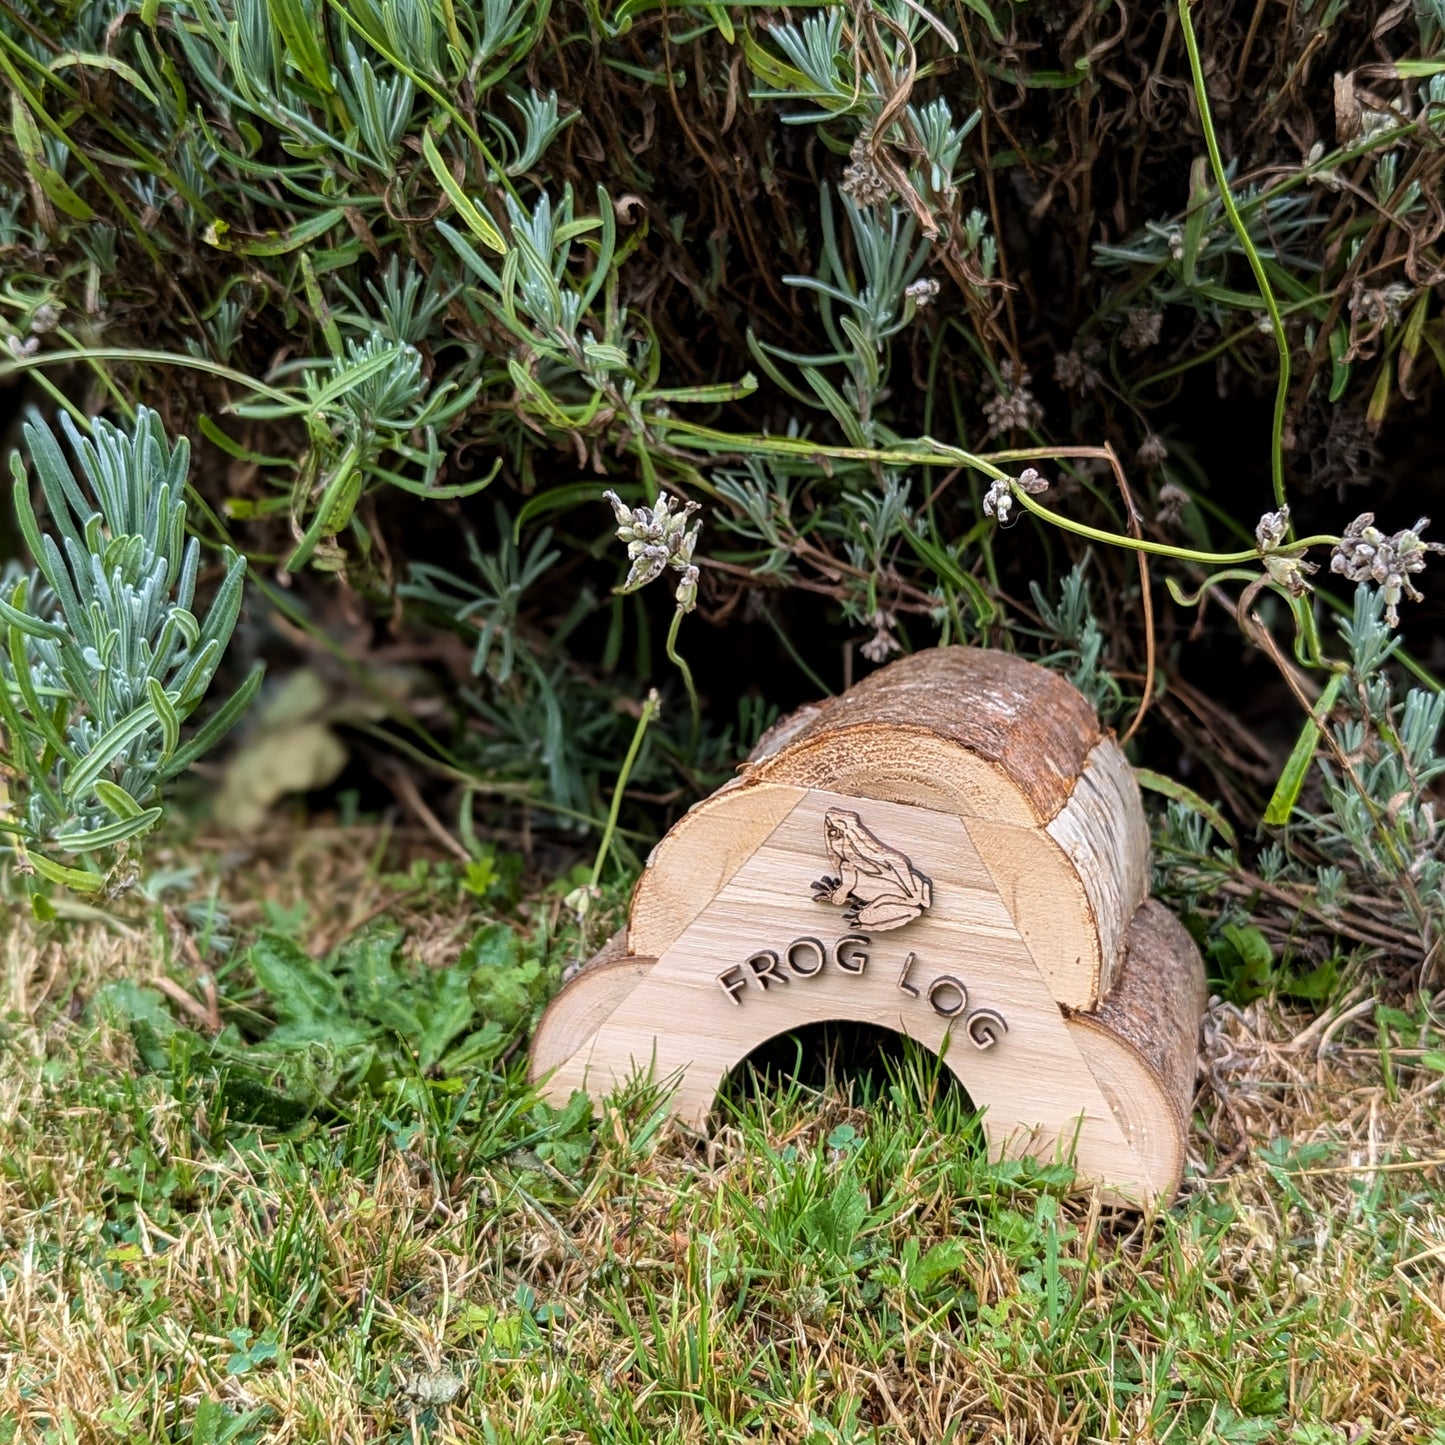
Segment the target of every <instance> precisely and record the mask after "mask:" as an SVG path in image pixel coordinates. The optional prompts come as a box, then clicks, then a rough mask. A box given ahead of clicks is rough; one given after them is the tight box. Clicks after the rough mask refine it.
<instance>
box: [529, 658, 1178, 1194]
mask: <svg viewBox="0 0 1445 1445" xmlns="http://www.w3.org/2000/svg"><path fill="white" fill-rule="evenodd" d="M1148 889H1149V834H1148V829H1147V826H1146V823H1145V819H1144V811H1143V807H1142V805H1141V803H1140V798H1139V789H1138V786H1137V784H1136V783H1135V781H1134V775H1133V773H1132V771H1131V769H1130V767H1129V764H1128V762H1127V760H1126V759H1125V757H1124V754H1123V752H1122V750H1121V749H1120V747H1119V745H1118V743H1117V742H1116V741H1115V739H1114V737H1113V734H1112V733H1107V732H1104V731H1103V730H1101V728H1100V726H1099V722H1098V719H1097V717H1096V716H1095V714H1094V711H1093V709H1092V708H1091V707H1090V706H1089V704H1088V702H1087V701H1085V699H1084V698H1083V697H1082V696H1081V695H1080V694H1079V693H1078V692H1077V691H1076V690H1075V689H1074V688H1073V687H1071V686H1070V685H1069V684H1068V683H1067V682H1065V681H1064V680H1063V679H1062V678H1061V677H1060V676H1059V675H1058V674H1057V673H1055V672H1052V671H1050V670H1048V669H1047V668H1043V667H1040V666H1038V665H1037V664H1034V663H1030V662H1025V661H1023V660H1021V659H1019V658H1017V657H1013V656H1010V655H1008V654H1005V653H1001V652H992V651H984V650H979V649H976V648H965V647H948V648H936V649H933V650H931V651H927V652H921V653H916V654H914V655H913V656H911V657H907V658H903V659H901V660H900V661H898V662H894V663H892V664H891V665H889V666H888V667H884V668H881V669H879V670H878V671H877V672H875V673H873V674H872V675H871V676H869V677H868V678H866V679H865V680H864V681H862V682H860V683H859V684H857V686H855V687H852V688H850V689H849V690H848V691H847V692H845V693H844V694H843V695H842V696H841V697H837V698H833V699H830V700H829V701H827V702H824V703H820V704H817V705H812V706H809V707H805V708H803V709H802V710H801V711H799V712H796V713H794V714H793V715H791V716H790V717H788V718H786V719H784V720H783V721H782V722H780V723H779V724H778V725H777V726H775V727H774V728H773V729H772V730H771V731H770V732H768V733H767V734H766V735H765V736H764V737H763V739H762V740H761V741H760V742H759V744H758V746H757V747H756V748H755V749H754V750H753V752H752V754H751V755H750V756H749V758H748V759H747V761H746V763H744V765H743V766H742V768H741V769H740V770H739V773H738V775H737V777H735V778H734V779H733V780H732V781H730V782H729V783H728V784H727V785H726V786H725V787H723V788H721V789H720V790H719V791H718V792H717V793H715V794H713V796H712V797H710V798H708V799H706V800H705V801H704V802H702V803H699V804H698V805H697V806H696V807H695V808H693V809H692V810H691V811H690V812H689V813H687V814H686V815H685V816H684V817H683V818H682V819H681V820H680V821H679V822H678V823H677V824H676V826H675V827H674V828H673V829H672V830H671V831H670V832H669V833H668V834H667V836H666V837H665V838H664V839H663V840H662V841H661V842H660V843H659V844H658V845H657V847H656V848H655V849H654V850H653V853H652V856H651V857H650V858H649V859H648V863H647V867H646V870H645V871H644V873H643V876H642V878H641V879H640V880H639V882H638V884H637V888H636V891H635V893H634V895H633V899H632V906H631V910H630V913H629V917H628V923H627V927H626V928H625V929H624V930H623V931H622V932H621V933H619V934H618V935H617V937H616V938H614V939H613V940H612V941H611V942H610V943H609V944H608V945H607V946H606V947H604V948H603V950H602V951H601V952H600V953H599V954H598V955H597V956H596V957H595V958H593V959H592V960H591V961H590V962H588V963H586V964H584V965H583V966H582V967H581V968H580V969H579V970H578V972H577V973H576V975H575V976H574V977H573V978H572V979H571V981H570V982H568V983H567V984H566V985H564V987H563V988H562V990H561V992H560V993H559V994H558V995H557V997H556V998H555V999H554V1000H553V1001H552V1003H551V1004H550V1005H549V1007H548V1009H547V1011H546V1013H545V1014H544V1015H543V1018H542V1021H541V1023H540V1025H539V1026H538V1029H537V1034H536V1037H535V1039H534V1041H533V1044H532V1055H531V1068H532V1075H533V1077H534V1078H535V1079H537V1080H538V1081H539V1082H541V1084H542V1086H543V1088H544V1089H545V1091H546V1093H547V1094H548V1096H549V1097H550V1098H552V1099H554V1100H557V1101H562V1100H565V1099H566V1098H567V1097H568V1096H569V1095H570V1094H571V1092H572V1091H573V1090H574V1089H585V1090H587V1091H588V1092H590V1093H591V1094H593V1095H594V1096H598V1097H600V1096H603V1095H605V1094H607V1093H608V1092H610V1091H611V1090H612V1089H614V1088H615V1087H617V1086H618V1085H619V1084H621V1083H623V1082H625V1081H627V1080H628V1079H632V1078H635V1077H638V1076H639V1075H643V1076H646V1075H649V1074H650V1075H651V1076H652V1077H653V1078H654V1079H656V1080H657V1081H659V1082H661V1083H664V1084H666V1085H668V1086H669V1087H670V1088H671V1089H672V1094H671V1098H672V1103H673V1108H674V1109H675V1111H676V1112H677V1113H678V1114H679V1115H681V1116H682V1117H683V1118H684V1119H685V1120H687V1121H688V1122H689V1123H691V1124H693V1125H696V1126H699V1127H701V1126H702V1125H703V1124H704V1123H705V1121H706V1119H707V1116H708V1114H709V1113H710V1112H711V1109H712V1105H713V1100H714V1097H715V1095H716V1092H717V1089H718V1086H719V1085H720V1084H721V1083H722V1081H723V1080H724V1079H725V1078H726V1076H727V1074H728V1072H729V1071H730V1070H731V1069H733V1068H735V1067H736V1066H737V1065H738V1064H739V1063H741V1062H742V1061H743V1060H744V1059H745V1058H746V1057H747V1055H748V1054H749V1053H751V1052H752V1051H753V1050H754V1049H755V1048H757V1047H758V1046H759V1045H761V1044H763V1043H765V1042H766V1041H767V1040H768V1039H770V1038H772V1037H774V1036H775V1035H777V1034H780V1033H785V1032H787V1031H788V1030H790V1029H794V1028H797V1027H799V1026H801V1025H803V1024H810V1023H819V1022H824V1021H827V1020H843V1019H847V1020H853V1021H857V1022H862V1023H870V1024H877V1025H882V1026H885V1027H887V1028H891V1029H894V1030H896V1031H898V1032H900V1033H903V1034H907V1035H909V1036H910V1037H912V1038H914V1039H917V1040H918V1041H919V1042H920V1043H922V1044H924V1045H925V1046H926V1047H928V1048H930V1049H932V1050H933V1051H934V1052H935V1053H937V1054H939V1055H940V1057H941V1058H942V1059H943V1061H944V1062H945V1063H946V1064H947V1065H948V1067H949V1068H951V1069H952V1070H953V1072H954V1073H955V1074H956V1075H957V1076H958V1078H959V1079H960V1080H961V1081H962V1083H963V1085H964V1087H965V1088H966V1089H967V1090H968V1093H969V1097H970V1098H971V1099H972V1100H973V1102H974V1104H975V1105H976V1106H978V1107H979V1108H980V1109H982V1110H983V1111H984V1113H983V1125H984V1129H985V1132H986V1134H987V1136H988V1139H989V1143H990V1147H991V1148H992V1149H993V1150H994V1151H995V1152H996V1153H998V1154H1001V1155H1002V1154H1007V1155H1022V1154H1031V1155H1036V1156H1041V1157H1045V1158H1055V1157H1059V1158H1066V1159H1069V1160H1071V1161H1072V1162H1073V1164H1074V1166H1075V1168H1076V1170H1077V1175H1078V1178H1079V1180H1080V1182H1081V1183H1083V1184H1096V1185H1098V1186H1100V1187H1101V1188H1102V1189H1103V1191H1104V1193H1105V1194H1106V1196H1107V1197H1109V1198H1111V1199H1112V1200H1114V1201H1116V1202H1120V1203H1127V1204H1132V1205H1138V1206H1147V1207H1152V1206H1154V1205H1157V1204H1159V1203H1161V1202H1167V1200H1168V1199H1169V1198H1171V1197H1172V1196H1173V1194H1174V1193H1175V1191H1176V1190H1177V1189H1178V1186H1179V1182H1180V1178H1181V1175H1182V1173H1183V1169H1184V1155H1185V1143H1186V1139H1187V1132H1188V1121H1189V1115H1190V1107H1191V1101H1192V1097H1193V1089H1194V1078H1195V1068H1196V1057H1197V1044H1198V1032H1199V1023H1200V1018H1201V1016H1202V1014H1203V1010H1204V1003H1205V987H1204V969H1203V964H1202V962H1201V960H1200V957H1199V953H1198V950H1197V949H1196V948H1195V946H1194V943H1193V941H1192V939H1191V938H1190V936H1189V935H1188V933H1186V932H1185V930H1184V929H1183V928H1182V927H1181V926H1180V924H1179V923H1178V922H1177V920H1175V919H1174V918H1173V916H1172V915H1171V914H1170V913H1169V912H1168V911H1167V910H1165V909H1164V908H1163V907H1161V906H1160V905H1159V904H1158V903H1155V902H1153V901H1152V900H1150V898H1149V897H1148Z"/></svg>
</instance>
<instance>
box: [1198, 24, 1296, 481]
mask: <svg viewBox="0 0 1445 1445" xmlns="http://www.w3.org/2000/svg"><path fill="white" fill-rule="evenodd" d="M1189 6H1190V0H1179V25H1180V28H1181V29H1182V30H1183V32H1184V48H1185V49H1186V50H1188V52H1189V70H1190V74H1191V75H1192V76H1193V78H1194V98H1195V100H1196V102H1197V103H1198V105H1199V123H1200V125H1201V126H1202V127H1203V129H1204V144H1205V146H1206V148H1207V149H1208V151H1209V164H1210V167H1211V168H1212V169H1213V171H1214V183H1215V185H1217V186H1218V187H1219V200H1220V203H1221V204H1222V205H1223V207H1224V210H1225V214H1226V215H1227V216H1228V217H1229V223H1230V225H1231V226H1233V227H1234V234H1235V235H1236V236H1238V237H1239V244H1240V246H1241V248H1242V249H1243V251H1244V254H1245V255H1246V256H1247V257H1248V258H1249V266H1250V269H1251V270H1252V271H1253V272H1254V279H1255V281H1256V282H1257V283H1258V285H1259V294H1260V296H1261V297H1263V298H1264V305H1265V310H1266V311H1268V312H1269V320H1270V325H1271V327H1272V328H1273V329H1274V341H1275V346H1276V347H1277V348H1278V350H1279V384H1278V385H1277V386H1276V387H1275V393H1274V424H1273V426H1272V428H1271V432H1270V441H1269V447H1270V450H1269V466H1270V475H1271V477H1272V478H1273V480H1274V504H1275V506H1276V507H1283V506H1284V505H1285V503H1286V501H1287V498H1286V496H1285V490H1284V410H1285V403H1286V402H1287V401H1288V399H1289V341H1288V339H1287V338H1286V337H1285V334H1284V317H1283V316H1281V315H1280V310H1279V302H1277V301H1276V300H1275V299H1274V290H1273V288H1272V287H1271V286H1270V284H1269V276H1268V274H1267V273H1266V272H1265V269H1264V262H1263V261H1261V260H1260V257H1259V252H1258V251H1256V250H1255V248H1254V241H1253V240H1252V239H1251V238H1250V234H1249V230H1248V228H1247V227H1246V226H1245V224H1244V218H1243V217H1242V216H1241V215H1240V214H1239V208H1238V207H1237V206H1236V205H1235V203H1234V193H1233V192H1232V191H1231V190H1230V188H1229V177H1228V175H1227V174H1226V173H1225V169H1224V157H1223V156H1222V155H1221V154H1220V150H1219V138H1218V137H1217V136H1216V135H1215V133H1214V118H1213V117H1212V116H1211V115H1210V113H1209V95H1208V92H1207V91H1206V90H1205V88H1204V67H1203V65H1202V64H1201V62H1200V59H1199V42H1198V40H1196V39H1195V35H1194V22H1193V21H1192V20H1191V19H1190V16H1189Z"/></svg>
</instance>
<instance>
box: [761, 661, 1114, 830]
mask: <svg viewBox="0 0 1445 1445" xmlns="http://www.w3.org/2000/svg"><path fill="white" fill-rule="evenodd" d="M791 723H792V720H791V719H785V720H784V722H783V723H782V724H781V725H780V729H775V730H774V731H775V732H778V731H780V730H781V732H782V735H783V737H784V738H785V741H783V743H782V746H781V747H779V746H778V745H777V743H776V741H775V740H774V739H773V738H772V737H771V735H770V736H769V737H765V738H764V739H763V742H762V744H760V748H762V749H763V751H762V752H760V753H758V754H756V755H755V756H756V759H757V763H756V775H757V776H758V777H765V778H767V779H769V780H770V781H773V782H780V783H781V782H798V783H801V784H802V785H803V786H822V785H823V784H822V781H821V780H816V779H814V778H812V777H808V778H806V779H805V778H801V777H799V778H794V777H792V776H790V775H788V770H787V768H786V767H782V766H780V764H781V763H782V760H783V759H784V758H785V757H786V756H788V755H791V754H793V753H795V752H796V753H798V754H799V756H800V757H802V756H804V755H806V754H809V753H811V752H812V751H813V745H815V744H817V743H819V742H825V741H827V740H829V739H831V738H832V737H833V736H834V735H836V734H838V733H841V732H843V731H844V730H847V729H851V728H859V727H863V728H874V729H876V728H879V727H882V728H891V729H896V730H898V731H899V732H900V733H901V734H902V735H903V736H902V738H901V740H900V741H901V746H902V747H904V748H906V747H908V746H909V745H910V742H911V738H910V737H909V735H912V734H922V735H929V734H931V735H932V736H934V737H936V738H939V739H942V740H945V741H947V742H951V743H954V744H956V745H957V746H959V747H961V748H963V749H964V750H965V751H967V752H968V753H971V754H972V755H974V756H975V757H977V758H979V759H980V760H982V761H983V762H986V763H991V764H995V765H997V766H998V767H999V768H1000V769H1001V770H1002V771H1003V773H1004V774H1005V775H1006V776H1007V777H1008V778H1010V779H1011V780H1012V781H1013V783H1014V784H1015V785H1016V787H1017V788H1018V789H1019V791H1020V793H1021V794H1022V795H1023V797H1024V798H1025V799H1026V801H1027V803H1028V805H1029V808H1030V810H1031V812H1032V815H1033V818H1034V820H1035V821H1037V822H1041V823H1047V822H1049V821H1050V820H1051V819H1052V818H1053V817H1054V815H1055V814H1056V813H1057V812H1058V811H1059V809H1060V808H1062V807H1063V806H1064V804H1065V803H1066V802H1067V801H1068V798H1069V794H1070V793H1071V792H1072V791H1073V788H1074V782H1075V780H1076V779H1077V778H1078V776H1079V774H1080V773H1081V772H1082V771H1083V768H1084V760H1085V759H1086V758H1087V757H1088V755H1089V752H1090V750H1091V749H1092V748H1093V747H1094V745H1095V744H1096V743H1097V742H1098V741H1099V739H1100V738H1101V737H1102V735H1103V734H1102V733H1101V731H1100V728H1099V721H1098V718H1097V717H1096V716H1095V714H1094V710H1093V708H1091V707H1090V706H1089V703H1088V702H1087V700H1086V699H1085V698H1084V697H1083V696H1082V695H1081V694H1080V693H1079V691H1078V690H1077V689H1076V688H1074V687H1072V686H1071V685H1070V684H1069V683H1068V682H1066V681H1065V680H1064V679H1063V678H1062V677H1060V676H1059V675H1058V673H1056V672H1052V671H1050V670H1049V669H1048V668H1046V667H1040V666H1039V665H1038V664H1037V663H1032V662H1028V661H1026V660H1025V659H1023V658H1020V657H1014V656H1012V655H1011V654H1009V653H1006V652H997V651H993V650H990V649H985V648H977V647H936V648H930V649H928V650H927V651H924V652H916V653H914V654H913V655H912V656H910V657H903V658H900V659H899V660H898V661H896V662H892V663H890V664H889V665H888V666H887V667H882V668H879V669H878V671H877V672H874V673H871V674H870V675H869V676H868V677H866V678H864V679H863V681H862V682H860V683H857V684H856V685H855V686H853V687H852V688H850V689H849V690H848V691H847V692H846V693H844V694H843V695H842V696H841V697H836V698H833V699H831V700H830V701H829V702H827V703H822V704H818V705H816V706H815V707H814V708H812V709H810V712H809V716H808V717H807V718H806V719H805V720H804V721H803V724H802V726H800V727H797V726H791ZM839 791H848V790H847V789H843V788H840V789H839Z"/></svg>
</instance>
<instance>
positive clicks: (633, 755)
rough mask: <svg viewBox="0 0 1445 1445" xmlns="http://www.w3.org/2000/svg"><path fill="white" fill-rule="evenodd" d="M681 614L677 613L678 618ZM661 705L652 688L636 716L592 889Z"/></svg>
mask: <svg viewBox="0 0 1445 1445" xmlns="http://www.w3.org/2000/svg"><path fill="white" fill-rule="evenodd" d="M681 615H682V614H681V613H679V614H678V616H681ZM661 705H662V700H661V699H660V698H659V697H658V695H657V689H656V688H654V689H653V690H652V691H651V692H649V693H648V694H647V701H646V702H644V703H643V704H642V712H641V714H640V715H639V716H638V719H637V726H636V727H635V728H634V729H633V730H632V741H631V743H630V744H628V748H627V756H626V757H625V758H623V759H622V771H621V772H619V773H618V774H617V785H616V786H615V787H614V788H613V789H612V806H611V807H610V808H609V809H608V810H607V826H606V827H605V828H604V829H603V830H602V841H601V842H600V843H599V844H598V845H597V859H596V861H595V862H594V863H593V864H592V887H594V888H596V887H597V885H598V884H599V883H601V881H602V869H603V867H604V866H605V865H606V863H607V854H608V852H609V851H610V850H611V848H612V839H613V835H614V834H615V833H616V832H617V815H618V814H619V813H620V812H621V811H622V795H623V793H624V792H626V790H627V780H628V778H630V777H631V776H632V765H633V764H634V763H635V762H636V761H637V754H638V752H639V751H640V750H641V748H642V739H643V738H644V737H645V736H646V734H647V729H648V728H649V727H650V726H651V725H652V720H653V718H655V717H656V716H657V710H658V708H659V707H660V706H661Z"/></svg>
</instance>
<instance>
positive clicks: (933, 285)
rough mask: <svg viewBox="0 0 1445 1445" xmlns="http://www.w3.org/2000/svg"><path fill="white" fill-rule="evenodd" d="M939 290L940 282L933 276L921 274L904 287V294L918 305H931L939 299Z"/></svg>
mask: <svg viewBox="0 0 1445 1445" xmlns="http://www.w3.org/2000/svg"><path fill="white" fill-rule="evenodd" d="M938 292H939V285H938V282H937V281H935V280H934V279H933V277H932V276H920V277H919V278H918V280H916V281H911V282H909V284H908V285H907V286H905V287H904V288H903V294H904V295H905V296H906V297H908V299H909V300H910V301H912V302H913V304H914V305H915V306H918V307H924V306H931V305H932V304H933V302H934V301H935V300H936V299H937V297H938Z"/></svg>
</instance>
